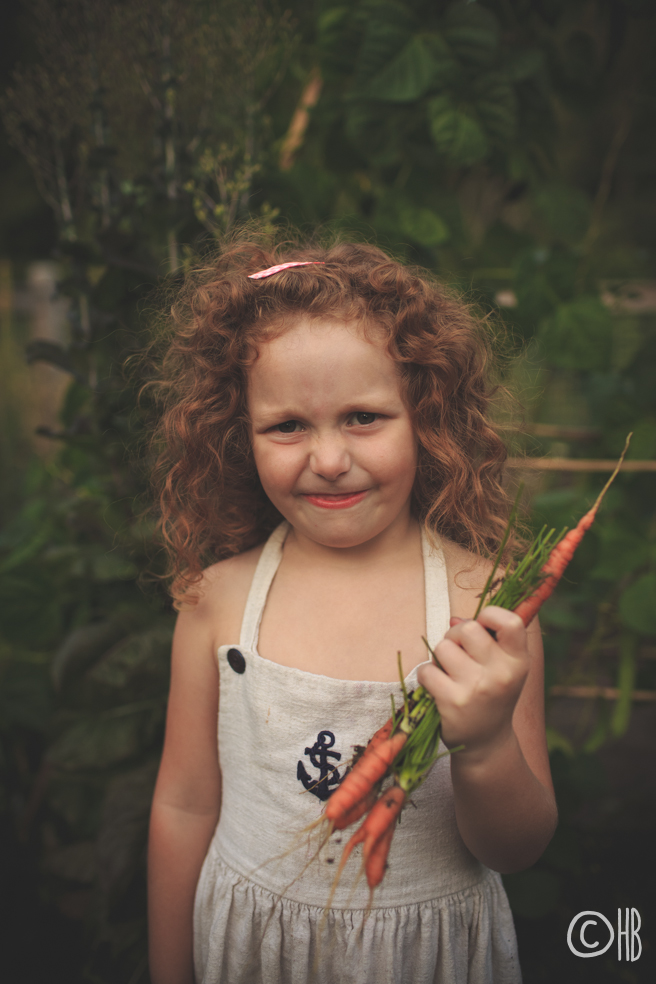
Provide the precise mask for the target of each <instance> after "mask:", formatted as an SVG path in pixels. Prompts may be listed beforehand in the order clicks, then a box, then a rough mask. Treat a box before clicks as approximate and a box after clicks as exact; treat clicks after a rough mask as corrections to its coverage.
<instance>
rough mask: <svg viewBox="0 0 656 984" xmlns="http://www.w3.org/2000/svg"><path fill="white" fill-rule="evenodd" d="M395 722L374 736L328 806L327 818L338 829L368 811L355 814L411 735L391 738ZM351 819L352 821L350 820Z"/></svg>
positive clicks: (400, 734) (400, 733)
mask: <svg viewBox="0 0 656 984" xmlns="http://www.w3.org/2000/svg"><path fill="white" fill-rule="evenodd" d="M392 727H393V721H392V719H391V718H390V719H389V721H387V722H386V723H385V724H384V725H383V727H382V728H379V730H378V731H377V732H376V734H375V735H374V736H373V738H372V739H371V741H370V742H369V744H368V745H367V748H366V750H365V752H364V754H363V755H362V757H361V758H359V759H358V761H357V762H356V763H355V765H354V766H353V768H352V769H351V771H350V772H349V773H348V774H347V775H346V776H345V777H344V779H343V780H342V782H341V783H340V784H339V786H338V787H337V789H336V790H335V792H334V793H333V794H332V796H331V797H330V799H329V800H328V802H327V804H326V810H325V816H326V818H327V819H328V820H331V821H332V822H333V823H334V824H335V827H336V828H337V829H343V828H344V827H346V826H348V824H349V823H354V821H355V820H358V819H359V818H360V816H362V813H364V812H365V811H366V806H365V807H364V808H363V810H362V812H360V813H357V815H352V814H354V812H355V808H356V807H358V806H359V805H360V804H361V803H362V802H363V801H366V800H368V798H369V796H370V794H371V792H372V790H373V789H374V788H375V786H376V785H377V784H378V783H379V782H380V781H381V779H383V777H384V776H385V773H386V772H387V770H388V769H389V767H390V765H391V764H392V762H393V761H394V759H395V758H396V756H397V755H398V753H399V752H400V751H401V749H402V748H403V746H404V744H405V742H406V740H407V737H408V736H407V735H406V733H405V732H404V731H397V733H396V734H395V735H391V731H392ZM347 817H349V819H348V822H346V818H347Z"/></svg>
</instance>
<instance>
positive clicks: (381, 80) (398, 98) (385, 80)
mask: <svg viewBox="0 0 656 984" xmlns="http://www.w3.org/2000/svg"><path fill="white" fill-rule="evenodd" d="M437 72H438V65H437V63H436V61H435V58H434V57H433V54H432V52H431V51H430V49H429V48H428V46H427V45H426V43H425V42H424V40H423V39H422V38H421V37H413V38H411V39H410V40H409V41H408V43H407V44H406V46H405V47H404V48H403V49H402V50H401V51H400V52H399V54H398V55H397V56H396V57H395V58H394V59H393V60H392V61H391V62H390V64H389V65H388V66H387V67H386V68H384V69H383V71H382V72H380V73H379V74H378V75H377V76H376V77H375V78H374V79H372V80H371V82H369V84H368V85H367V86H366V88H365V89H364V90H363V91H362V93H361V95H365V96H368V97H369V98H371V99H384V100H386V101H387V102H411V101H412V100H414V99H419V98H420V97H421V96H423V95H424V93H426V92H427V91H428V89H429V88H430V86H431V83H432V82H433V79H434V78H435V77H436V75H437Z"/></svg>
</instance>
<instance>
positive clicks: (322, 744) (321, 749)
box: [296, 731, 343, 800]
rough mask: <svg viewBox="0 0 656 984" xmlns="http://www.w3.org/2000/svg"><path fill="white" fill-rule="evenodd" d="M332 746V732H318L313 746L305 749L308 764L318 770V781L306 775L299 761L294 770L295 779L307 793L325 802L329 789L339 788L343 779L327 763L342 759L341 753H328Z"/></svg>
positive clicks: (333, 738)
mask: <svg viewBox="0 0 656 984" xmlns="http://www.w3.org/2000/svg"><path fill="white" fill-rule="evenodd" d="M334 744H335V736H334V734H333V733H332V731H320V732H319V734H318V735H317V740H316V741H315V743H314V745H313V746H312V747H311V748H306V749H305V754H306V755H309V756H310V762H311V763H312V765H313V766H314V768H315V769H318V770H319V778H318V779H313V778H312V776H310V775H309V774H308V772H307V770H306V768H305V766H304V765H303V763H302V762H301V761H300V759H299V763H298V767H297V769H296V778H297V779H300V780H301V782H302V783H303V785H304V786H305V788H306V789H307V790H308V792H310V793H313V794H314V795H315V796H318V797H319V799H320V800H327V799H328V797H329V796H330V794H331V793H332V791H333V790H332V788H331V787H334V786H339V784H340V782H341V781H342V778H343V776H340V774H339V772H338V771H337V769H336V768H335V767H334V766H333V765H332V764H331V763H330V762H329V761H328V759H329V758H333V759H337V761H338V762H339V760H340V759H341V757H342V755H341V752H331V751H329V749H331V748H332V747H333V745H334Z"/></svg>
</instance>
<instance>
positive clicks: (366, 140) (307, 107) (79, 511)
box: [0, 0, 656, 984]
mask: <svg viewBox="0 0 656 984" xmlns="http://www.w3.org/2000/svg"><path fill="white" fill-rule="evenodd" d="M0 45H1V55H2V56H1V58H0V72H1V75H2V80H1V81H2V89H3V92H4V95H3V96H2V101H1V111H2V119H3V126H2V132H1V134H0V173H1V181H0V770H1V781H0V825H1V836H0V866H1V867H0V893H1V898H0V927H1V929H0V933H1V934H2V935H3V937H4V939H3V942H2V946H1V947H0V975H1V976H2V979H3V980H6V981H8V982H9V981H11V982H20V984H31V982H37V981H38V982H39V984H41V982H44V981H47V982H60V981H61V982H66V984H78V982H97V984H146V982H147V981H148V970H147V963H146V955H145V954H146V951H145V929H146V926H145V910H144V905H145V889H144V870H145V839H146V826H147V820H148V810H149V800H150V796H151V792H152V786H153V781H154V776H155V772H156V769H157V762H158V755H159V749H160V743H161V739H162V729H163V720H164V711H165V704H166V695H167V673H168V648H169V641H170V634H171V627H172V619H173V615H172V611H171V607H170V604H169V602H168V600H167V597H166V594H165V592H164V590H163V589H162V587H161V585H159V584H158V582H157V581H156V580H155V579H153V578H152V577H144V576H143V575H144V571H146V570H150V571H155V573H156V572H157V570H158V565H159V563H160V561H159V559H158V555H157V551H156V549H155V548H154V547H153V543H152V526H151V521H150V520H148V519H146V518H144V508H145V506H146V505H147V502H148V498H147V475H148V466H149V462H148V457H147V451H145V450H144V448H145V441H144V437H145V436H147V433H148V430H149V426H150V425H149V421H150V420H151V418H150V416H149V413H150V410H151V408H150V407H149V406H148V405H147V402H148V401H147V399H146V400H145V401H142V403H141V404H139V403H138V401H137V391H138V388H139V386H140V385H141V383H142V382H143V381H144V378H143V375H142V376H140V375H139V372H138V371H132V372H131V373H130V372H127V373H126V371H125V370H124V368H123V367H124V365H125V362H126V359H127V358H128V357H129V356H130V355H131V354H134V353H136V352H138V351H139V350H140V349H142V348H143V346H144V345H145V344H146V343H147V341H148V339H149V337H150V335H149V330H150V329H149V326H150V324H151V321H152V318H151V313H152V310H153V307H154V306H155V301H154V300H153V296H154V295H153V292H154V291H155V290H156V289H157V288H158V287H161V285H162V284H168V285H169V286H173V287H174V286H175V283H176V282H177V281H178V280H179V279H180V278H181V277H182V276H183V275H184V270H185V266H187V265H188V264H189V263H190V262H191V260H192V258H193V257H194V256H196V255H198V254H202V252H203V250H206V249H207V248H211V246H212V244H213V243H215V242H216V240H217V239H220V238H221V236H223V235H224V234H225V233H226V232H229V231H230V230H231V229H232V228H233V227H234V226H235V225H236V224H238V223H240V222H242V221H244V220H245V219H248V218H254V219H257V220H258V221H259V222H260V223H261V224H262V225H264V226H267V225H271V226H276V225H279V224H284V223H285V222H291V223H293V224H294V225H295V226H296V227H299V228H300V229H302V230H306V231H311V230H313V229H314V228H315V227H316V226H322V227H323V229H324V230H325V231H326V232H334V233H343V234H345V235H348V236H353V235H355V236H360V237H364V238H366V239H367V240H369V241H377V242H378V243H380V244H381V245H382V246H383V247H385V248H388V249H390V250H391V251H392V252H394V253H395V255H397V256H399V257H400V258H402V259H404V260H407V261H411V262H417V263H420V264H423V265H425V266H427V267H429V268H430V269H432V270H435V271H437V272H438V273H439V275H440V276H441V277H443V278H444V279H445V280H446V281H447V282H448V283H450V284H452V285H454V286H456V287H458V288H459V289H461V290H462V291H463V292H464V293H465V295H466V296H467V297H469V298H470V299H471V300H472V302H473V303H475V304H476V305H477V306H478V307H479V309H480V311H481V313H482V314H484V315H486V316H488V317H489V319H490V323H491V325H493V326H496V328H497V329H498V336H499V347H500V351H501V354H502V357H503V364H504V367H505V368H504V372H505V376H506V379H505V382H506V384H507V385H508V386H509V387H510V389H511V390H512V391H513V393H514V394H515V395H516V396H517V398H518V399H519V401H520V402H521V404H522V406H523V408H524V411H523V416H519V417H518V416H517V415H514V416H510V415H507V416H503V415H502V414H500V416H499V419H498V426H499V428H500V429H502V430H503V431H504V433H505V436H506V438H507V440H508V443H509V448H510V454H511V460H510V468H509V480H510V481H511V482H512V483H516V482H517V481H518V480H519V479H523V480H524V482H525V493H524V496H525V504H526V508H527V516H528V521H529V522H530V523H531V524H532V525H533V526H535V527H536V528H539V527H540V526H541V525H542V524H543V523H547V524H549V525H550V526H551V525H553V526H557V527H560V526H562V525H565V524H568V525H573V524H574V523H575V521H576V520H577V519H578V518H579V516H580V515H581V514H582V513H583V511H584V510H585V508H586V506H587V505H589V504H590V503H591V502H592V501H593V499H594V497H595V496H596V494H597V492H598V490H599V489H600V487H601V485H602V484H603V482H604V481H605V479H606V478H607V477H608V474H609V472H610V470H611V468H612V462H613V460H614V459H615V458H616V457H617V456H618V454H619V452H620V451H621V449H622V446H623V443H624V438H625V436H626V434H627V432H628V431H630V430H632V431H633V433H634V437H633V442H632V444H631V448H630V451H629V454H628V460H627V464H626V466H625V470H624V471H623V473H622V474H621V475H620V477H619V478H618V480H617V481H616V483H615V485H614V487H613V488H612V489H611V491H610V492H609V494H608V496H607V499H606V501H605V504H604V507H603V509H602V511H601V514H600V516H599V518H598V521H597V523H596V525H595V526H594V528H593V529H592V531H591V532H590V533H589V534H588V535H587V536H586V538H585V540H584V542H583V544H582V546H581V548H580V549H579V551H578V553H577V555H576V558H575V561H574V562H573V564H572V565H571V567H570V569H569V570H568V574H567V579H566V581H564V582H563V583H562V584H561V586H560V587H559V590H558V592H557V594H556V596H555V597H554V598H553V599H552V600H551V601H550V602H549V603H548V604H547V605H546V606H545V608H544V616H543V626H544V631H545V647H546V654H547V655H546V667H547V695H548V696H547V702H548V705H547V707H548V711H547V712H548V722H549V733H548V734H549V747H550V752H551V757H552V768H553V773H554V779H555V783H556V789H557V795H558V801H559V807H560V813H561V823H560V826H559V829H558V832H557V834H556V836H555V838H554V840H553V842H552V844H551V845H550V847H549V848H548V850H547V851H546V853H545V855H544V857H543V858H542V859H541V860H540V862H539V863H538V864H537V865H535V867H534V868H533V869H531V870H530V871H527V872H524V873H521V874H518V875H513V876H510V877H508V878H507V879H506V884H507V889H508V893H509V897H510V899H511V903H512V907H513V911H514V914H515V919H516V924H517V929H518V935H519V944H520V955H521V960H522V965H523V968H524V976H525V981H526V984H532V982H542V981H544V982H553V981H554V980H559V981H563V982H569V981H576V982H592V981H594V982H595V984H605V982H606V981H608V982H615V981H617V982H620V981H622V982H628V984H638V982H643V981H647V980H649V981H651V980H654V979H656V976H655V968H654V928H653V927H654V917H655V915H656V913H655V906H654V893H653V889H652V882H653V874H654V871H655V870H656V868H655V865H654V861H655V857H654V854H655V852H654V847H653V840H654V829H656V823H655V821H656V770H655V769H654V743H655V737H656V700H655V698H656V570H655V561H656V513H655V501H656V496H655V492H656V269H655V267H654V259H655V256H656V222H655V219H656V183H655V181H654V177H655V174H656V84H655V83H656V10H655V5H654V3H653V2H650V0H478V2H443V0H404V2H401V0H351V2H349V3H348V4H342V3H340V2H339V0H303V2H301V0H289V2H284V0H281V2H280V3H276V2H274V0H249V2H248V3H244V2H241V0H211V2H206V0H129V2H128V0H104V2H100V0H5V3H4V5H3V30H2V32H0ZM149 319H150V320H149ZM618 907H621V908H622V910H623V911H624V910H625V908H626V907H629V908H632V907H633V908H635V909H636V910H637V911H638V912H639V913H640V917H641V920H642V929H641V940H642V948H643V949H642V955H641V956H640V959H639V960H635V961H633V962H631V961H628V962H627V961H626V960H625V959H622V960H621V961H620V960H618V959H617V949H616V947H612V948H611V949H610V950H609V951H608V952H607V953H606V954H605V955H604V956H603V957H599V958H598V959H595V960H581V959H579V958H577V957H575V956H574V955H573V954H572V953H571V952H570V950H569V949H568V947H567V943H566V936H567V928H568V925H569V923H570V920H571V919H572V917H573V916H574V915H575V914H576V913H578V912H579V911H581V910H585V909H593V910H597V911H599V912H602V913H603V914H605V915H606V916H607V918H609V919H610V921H611V922H612V923H614V924H615V926H616V925H617V910H618Z"/></svg>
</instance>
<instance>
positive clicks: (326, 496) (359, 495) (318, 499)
mask: <svg viewBox="0 0 656 984" xmlns="http://www.w3.org/2000/svg"><path fill="white" fill-rule="evenodd" d="M366 494H367V489H365V490H364V491H363V492H343V493H340V494H337V495H333V494H332V493H328V492H317V493H307V492H306V493H304V494H303V498H304V499H305V500H306V501H307V502H310V503H312V505H313V506H320V507H321V508H322V509H348V507H349V506H354V505H356V503H358V502H362V500H363V499H364V497H365V496H366Z"/></svg>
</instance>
